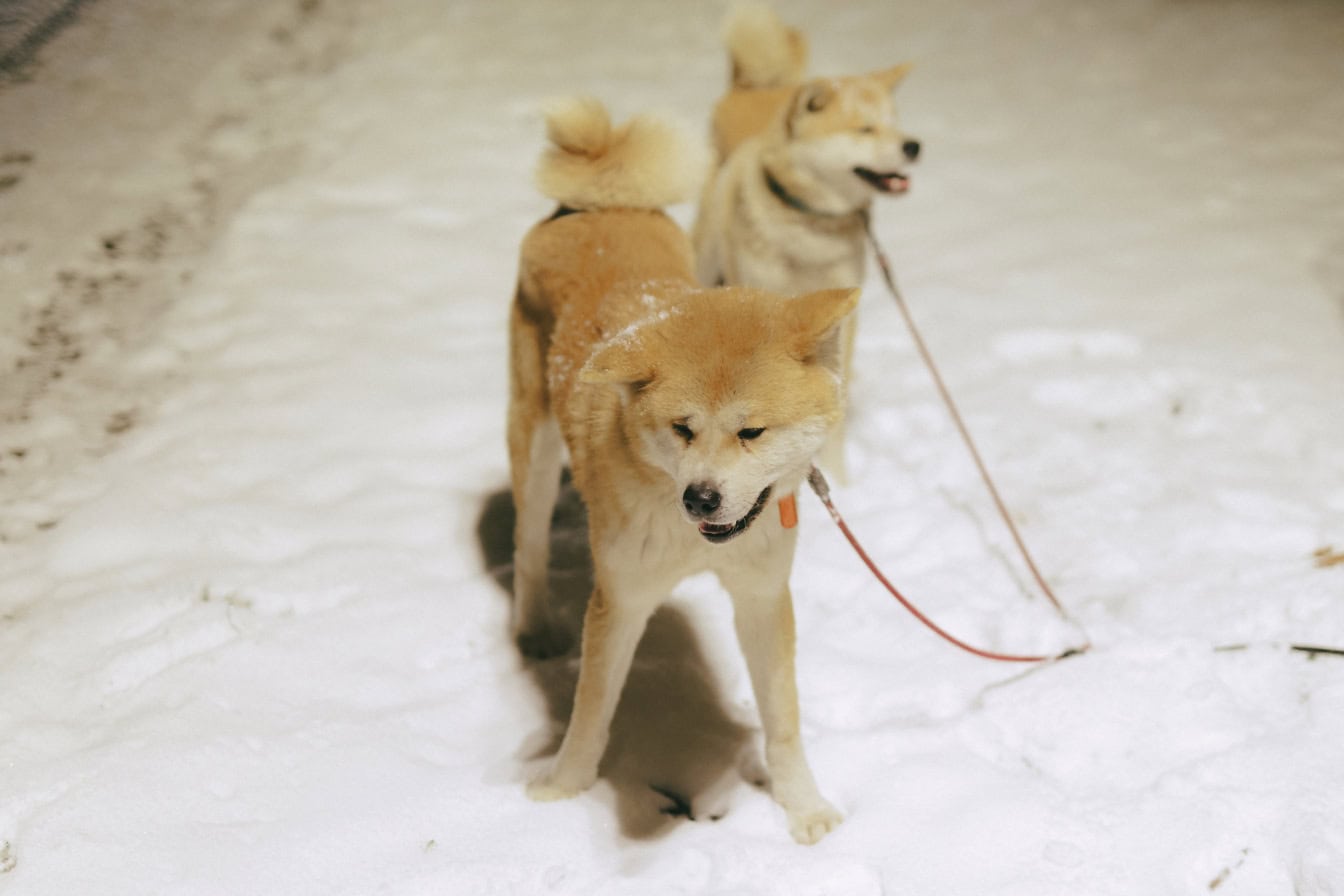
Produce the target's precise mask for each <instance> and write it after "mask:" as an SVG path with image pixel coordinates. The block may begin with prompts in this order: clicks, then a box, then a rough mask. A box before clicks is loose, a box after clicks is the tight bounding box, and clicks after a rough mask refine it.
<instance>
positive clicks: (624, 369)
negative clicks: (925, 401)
mask: <svg viewBox="0 0 1344 896" xmlns="http://www.w3.org/2000/svg"><path fill="white" fill-rule="evenodd" d="M858 296H859V291H858V290H857V289H834V290H823V291H821V292H816V293H810V294H808V295H803V296H799V297H797V298H791V299H786V298H781V297H779V296H775V295H772V294H769V293H765V292H762V291H760V290H754V289H747V288H742V287H728V288H723V289H713V290H684V291H681V292H679V293H675V294H673V295H671V296H668V297H661V296H653V295H647V294H646V295H645V296H643V297H642V300H643V301H644V303H645V307H646V308H648V309H649V311H650V312H651V313H649V314H647V315H646V316H645V317H644V318H643V319H642V320H641V321H640V322H639V323H637V324H636V325H635V326H633V327H631V328H630V329H629V330H628V331H627V332H625V333H622V334H620V335H617V336H615V337H613V338H611V339H609V340H607V341H606V342H605V343H604V344H603V345H601V346H600V347H599V348H598V350H597V351H596V352H595V353H594V355H593V356H592V357H591V358H590V359H589V361H588V362H587V364H586V365H585V367H584V369H583V372H582V374H581V379H582V380H583V381H585V382H589V383H605V384H610V385H612V386H615V387H616V388H617V389H618V390H619V391H620V394H621V402H622V426H623V434H624V436H625V438H626V440H627V441H628V443H629V444H630V445H631V448H632V450H633V451H634V453H635V454H636V455H637V456H638V457H639V459H640V460H642V461H643V462H644V463H645V464H647V465H649V466H650V467H653V468H656V469H658V470H661V471H662V472H663V473H665V474H667V475H668V476H669V477H671V479H672V482H673V485H674V489H675V494H676V497H677V500H678V502H679V504H680V512H681V514H682V516H683V517H684V518H685V519H686V520H687V522H689V523H691V524H692V525H695V526H696V527H697V529H698V530H699V532H700V535H701V536H703V537H704V538H705V539H706V540H708V541H710V542H713V543H722V542H726V541H729V540H730V539H732V538H734V537H736V536H737V535H739V534H741V533H742V532H744V531H746V529H747V528H748V527H750V526H751V524H752V523H753V522H754V521H755V520H756V518H757V516H758V515H759V514H760V513H761V511H762V510H763V509H764V508H765V507H766V505H767V504H768V503H769V500H770V497H771V495H772V494H775V493H776V492H777V491H778V490H779V487H781V484H782V487H783V488H787V489H792V488H793V487H794V486H795V485H796V483H797V481H798V480H799V479H800V478H801V477H802V476H803V475H804V474H805V473H806V471H807V469H808V466H809V464H810V463H811V461H812V457H813V455H814V454H816V452H817V451H818V449H820V447H821V445H822V443H823V442H824V441H825V438H826V433H827V431H828V430H829V429H830V427H831V426H832V425H833V424H834V423H835V422H836V420H837V419H838V418H839V416H840V412H841V402H842V400H843V399H842V393H841V389H840V346H839V341H840V329H841V325H842V323H843V321H844V319H845V317H846V315H848V314H849V313H850V312H851V311H852V310H853V309H854V306H855V304H856V303H857V302H858ZM780 496H781V497H782V493H781V494H780Z"/></svg>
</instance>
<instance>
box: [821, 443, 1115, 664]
mask: <svg viewBox="0 0 1344 896" xmlns="http://www.w3.org/2000/svg"><path fill="white" fill-rule="evenodd" d="M807 484H808V485H810V486H812V491H814V492H816V495H817V497H818V498H820V499H821V503H822V504H823V505H825V507H826V510H827V511H828V512H829V513H830V515H831V519H832V520H834V521H835V525H836V526H838V527H839V529H840V531H841V533H843V534H844V536H845V538H846V539H847V540H848V541H849V543H850V545H851V546H852V547H853V548H854V552H855V553H856V554H858V555H859V559H860V560H862V561H863V562H864V564H866V565H867V567H868V569H869V570H870V571H871V572H872V574H873V575H874V576H876V577H877V580H878V581H879V582H881V583H882V585H883V587H885V588H886V589H887V591H889V592H890V593H891V596H892V597H894V598H896V600H897V601H898V602H899V603H900V605H901V606H903V607H905V609H906V610H908V611H909V612H910V615H912V616H914V617H915V618H916V619H918V620H919V621H920V622H922V623H924V625H926V626H927V627H928V628H929V629H930V630H931V631H932V632H933V633H934V634H936V635H937V636H938V637H940V638H942V639H943V640H944V641H947V642H948V643H950V644H954V645H956V646H957V647H960V648H961V649H962V650H964V651H966V652H967V653H972V654H975V655H976V656H979V657H984V658H985V659H987V660H999V661H1000V662H1005V663H1042V662H1046V661H1048V660H1062V659H1064V658H1065V657H1070V656H1073V655H1074V654H1078V653H1085V652H1087V651H1088V650H1089V649H1090V648H1091V647H1092V642H1090V641H1085V642H1084V643H1083V645H1082V646H1081V647H1070V648H1069V649H1068V650H1066V651H1064V652H1063V653H1060V654H1055V655H1050V654H1041V655H1033V656H1025V655H1021V654H1015V653H998V652H996V651H993V650H984V649H982V648H979V647H975V646H973V645H971V644H967V643H966V642H965V641H963V640H961V639H960V638H958V637H956V636H955V635H953V634H951V633H949V632H948V631H947V630H946V629H943V628H941V627H939V626H938V624H937V623H935V622H934V621H933V620H932V619H930V618H929V617H927V616H925V615H924V614H923V613H921V612H920V611H919V608H918V607H916V606H915V605H914V604H912V603H911V602H910V601H909V600H907V599H906V597H905V595H903V594H901V592H900V591H898V590H897V589H896V586H895V585H893V584H891V582H890V580H888V579H887V577H886V576H885V575H883V574H882V570H881V569H879V568H878V566H877V564H876V563H874V562H873V560H872V558H871V557H869V556H868V552H867V551H865V550H864V549H863V545H861V544H859V540H858V539H857V538H856V537H855V536H854V533H853V532H852V531H850V528H849V526H848V525H847V524H846V523H845V518H844V517H842V516H841V515H840V511H839V510H837V509H836V507H835V504H834V503H832V501H831V487H830V484H829V483H827V482H826V477H825V476H823V475H821V471H820V470H818V469H817V468H816V467H815V466H814V467H813V468H812V469H811V470H810V471H809V472H808V474H807ZM1065 618H1066V619H1067V617H1065ZM1069 621H1070V622H1072V620H1069Z"/></svg>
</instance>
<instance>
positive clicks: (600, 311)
mask: <svg viewBox="0 0 1344 896" xmlns="http://www.w3.org/2000/svg"><path fill="white" fill-rule="evenodd" d="M548 131H549V135H550V138H551V141H552V143H553V144H554V145H553V147H552V148H551V149H550V150H549V152H548V154H547V155H546V156H545V157H544V158H543V160H542V164H541V167H540V169H539V172H538V174H539V177H538V179H539V182H540V185H541V187H542V190H543V192H545V193H546V194H547V195H549V196H551V197H552V198H555V199H557V200H558V201H559V202H560V203H561V208H560V209H559V210H558V211H557V213H556V215H554V216H552V217H551V218H549V219H547V220H546V221H543V222H542V223H540V224H538V225H537V226H536V227H534V228H533V229H532V230H531V231H530V232H529V233H528V235H527V237H526V238H525V240H524V241H523V247H522V255H521V260H520V263H519V277H518V290H517V297H516V301H515V304H514V307H513V312H512V317H511V321H510V355H511V363H512V369H511V379H510V388H511V393H510V403H509V455H510V460H511V462H512V469H513V496H514V502H515V504H516V507H517V513H518V517H517V529H516V539H515V544H516V554H515V572H514V589H515V594H514V601H515V603H514V620H513V625H514V632H515V636H516V637H517V639H518V641H519V644H520V645H521V646H522V648H523V649H524V651H525V652H528V653H530V654H534V655H538V654H541V655H544V654H547V653H554V652H556V651H558V650H561V649H563V648H564V646H565V645H564V643H563V638H562V637H557V634H556V632H555V631H554V630H553V629H554V626H553V620H551V619H550V618H549V617H548V612H547V603H546V597H547V596H546V568H547V563H548V553H547V552H548V542H547V533H548V527H549V521H550V517H551V509H552V506H553V504H554V502H555V497H556V491H557V488H558V483H559V478H560V468H561V464H562V462H563V458H562V454H563V449H564V448H568V453H569V458H570V463H571V466H572V468H573V475H574V483H575V486H576V487H577V488H578V491H579V493H580V495H582V497H583V500H584V503H585V504H586V506H587V510H588V520H589V541H590V544H591V548H592V555H593V567H594V576H595V587H594V590H593V593H592V596H591V598H590V600H589V604H588V608H587V612H586V616H585V618H584V623H583V639H582V651H581V658H580V672H579V681H578V687H577V690H576V693H575V697H574V710H573V714H572V716H571V718H570V722H569V728H568V730H567V731H566V733H565V737H564V740H563V743H562V744H561V747H560V751H559V753H558V754H557V755H556V757H555V760H554V764H553V765H552V766H551V767H550V769H549V770H548V771H547V772H546V773H545V774H544V775H542V776H541V777H540V778H538V779H537V780H535V781H534V782H533V783H532V784H531V785H530V786H529V788H528V793H529V794H530V795H531V796H533V797H534V798H536V799H542V800H550V799H558V798H562V797H569V796H573V795H575V794H577V793H578V792H580V791H582V790H583V789H585V788H586V787H588V786H589V785H590V784H592V783H593V781H594V780H595V778H596V776H597V772H598V764H599V761H600V760H601V758H602V754H603V752H604V750H605V747H606V742H607V733H608V727H609V725H610V722H611V718H612V715H613V712H614V711H615V708H616V703H617V699H618V698H619V696H620V692H621V688H622V685H623V683H624V681H625V677H626V674H627V672H628V670H629V667H630V663H631V659H632V657H633V655H634V652H635V647H636V645H637V644H638V642H639V639H640V635H641V633H642V632H643V630H644V626H645V622H646V621H647V620H648V618H649V616H650V615H651V614H652V612H653V611H654V609H655V608H657V606H658V605H659V604H660V603H661V602H662V601H663V600H664V599H665V597H666V596H667V594H668V593H669V592H670V591H671V589H672V588H673V587H674V586H675V585H676V584H677V582H679V581H680V580H681V579H682V578H684V577H685V576H687V575H690V574H693V573H697V572H701V571H704V570H711V571H713V572H714V573H716V574H717V575H718V577H719V579H720V580H721V581H722V583H723V585H724V586H725V588H726V589H727V590H728V592H729V594H730V595H731V597H732V600H733V605H734V612H735V620H736V628H737V633H738V636H739V639H740V641H741V644H742V648H743V652H744V653H745V654H746V659H747V666H748V669H749V671H750V674H751V681H752V685H753V688H754V690H755V693H756V699H757V703H758V704H759V706H760V712H761V718H762V722H763V725H764V729H765V754H766V762H767V766H768V768H769V772H770V776H771V779H772V790H773V794H774V797H775V799H776V801H778V802H779V804H780V805H781V806H782V807H783V808H784V810H785V812H786V814H787V816H788V820H789V829H790V831H791V832H792V834H793V836H794V837H795V838H796V839H798V840H799V841H801V842H806V843H810V842H813V841H815V840H817V839H818V838H820V837H821V836H823V835H824V834H825V833H826V832H827V831H829V830H830V829H831V828H832V827H834V826H835V825H836V824H837V823H838V822H839V820H840V816H839V814H838V813H837V812H836V811H835V809H833V808H832V807H831V805H830V804H829V803H828V802H826V800H825V799H824V798H823V797H822V796H821V794H820V793H819V792H818V791H817V787H816V784H815V783H814V781H813V778H812V773H811V771H810V770H809V768H808V765H807V761H806V758H805V756H804V753H803V747H802V742H801V740H800V737H799V730H798V728H799V722H798V695H797V687H796V684H795V681H794V662H793V654H794V624H793V609H792V602H791V597H790V594H789V585H788V579H789V572H790V568H791V566H792V562H793V551H794V543H795V530H794V529H792V528H791V527H789V526H786V525H785V523H786V522H789V520H788V519H787V518H786V517H785V515H784V514H782V513H779V512H776V508H775V502H776V501H777V500H779V499H786V498H787V499H788V500H789V501H790V504H789V506H790V507H791V506H792V504H791V496H792V495H793V492H794V490H795V489H796V488H797V486H798V484H799V483H800V481H801V479H802V477H803V476H804V474H805V473H806V471H807V469H808V467H809V464H810V462H811V459H812V456H813V455H814V454H815V453H816V451H817V450H818V449H819V448H820V447H821V445H822V442H823V440H824V439H825V435H826V432H827V430H828V429H829V427H830V426H831V425H832V424H833V423H834V421H835V420H836V419H837V417H838V416H839V413H840V392H839V388H838V370H839V360H838V354H839V350H838V344H837V342H838V329H839V324H840V322H841V321H842V320H843V319H844V318H845V316H846V315H847V314H849V312H850V311H851V310H852V309H853V307H854V305H855V303H856V302H857V299H858V291H857V290H853V289H845V290H828V291H822V292H817V293H813V294H811V295H806V296H801V297H799V298H796V299H784V298H781V297H779V296H776V295H771V294H767V293H765V292H762V291H760V290H756V289H747V288H732V289H700V288H698V287H697V286H696V284H695V281H694V275H693V264H692V255H691V248H690V244H689V242H688V241H687V239H686V237H685V235H684V234H683V233H682V231H681V230H680V229H679V228H678V227H677V225H676V224H675V223H674V222H673V221H672V220H671V219H669V218H668V217H667V216H665V215H664V214H663V213H662V212H661V211H659V209H658V206H660V205H662V204H663V203H667V202H670V201H674V200H678V199H681V198H685V196H687V195H689V194H690V192H691V191H692V189H693V187H692V185H691V179H692V177H693V175H694V174H698V171H695V170H694V165H693V164H691V163H688V162H687V161H686V160H688V159H692V158H694V157H695V156H696V152H695V149H694V147H693V146H690V145H688V144H687V142H686V141H684V140H681V139H678V138H677V137H676V135H674V134H673V133H671V132H669V131H668V130H667V129H666V128H665V127H663V126H660V125H658V124H657V123H656V122H653V121H651V120H649V119H644V118H637V119H635V120H633V121H631V122H630V123H629V124H627V125H626V126H625V127H623V128H619V129H613V128H612V126H611V124H610V121H609V120H608V118H607V114H606V111H605V110H604V109H603V108H602V106H601V105H600V104H597V103H595V102H593V101H575V102H572V103H570V104H568V105H566V106H564V107H561V108H558V109H557V110H555V111H554V112H552V114H551V115H550V117H549V120H548ZM562 443H563V444H562Z"/></svg>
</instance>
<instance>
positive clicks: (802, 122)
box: [693, 14, 919, 480]
mask: <svg viewBox="0 0 1344 896" xmlns="http://www.w3.org/2000/svg"><path fill="white" fill-rule="evenodd" d="M758 18H759V14H755V15H754V16H752V17H746V18H742V17H740V16H738V17H735V18H733V19H730V26H733V27H735V28H736V29H737V30H738V31H740V30H743V29H746V28H749V27H751V28H756V29H757V39H756V40H755V41H754V42H753V41H745V40H739V42H738V43H737V44H736V45H735V46H734V47H733V49H732V51H731V56H732V59H733V69H734V72H737V71H738V70H739V69H751V70H754V69H756V68H761V67H764V68H770V66H768V65H764V64H763V65H762V66H751V65H748V64H744V62H743V60H742V59H741V57H742V55H743V53H744V52H746V49H745V48H759V47H761V46H772V47H773V48H772V49H771V50H770V52H769V53H763V54H762V55H763V56H765V57H768V58H776V57H778V56H779V55H780V54H781V53H782V52H783V49H784V48H783V47H782V46H781V45H780V40H781V38H780V37H779V35H780V33H781V31H782V29H783V28H784V26H783V25H781V24H778V22H777V21H776V22H775V24H773V25H772V24H769V23H766V24H761V23H760V22H758ZM770 18H773V16H772V15H771V16H770ZM730 30H731V29H730ZM909 70H910V66H909V65H898V66H894V67H892V68H889V69H883V70H882V71H878V72H873V73H870V74H866V75H855V76H849V77H841V78H814V79H811V80H807V81H801V82H800V83H797V84H796V86H792V87H789V86H766V87H755V86H743V85H740V84H739V83H738V81H737V79H736V77H735V78H734V83H733V85H732V87H731V89H730V90H729V93H728V96H727V97H725V98H724V100H723V101H721V102H720V104H719V107H718V108H717V109H716V111H715V115H714V137H715V143H716V145H717V146H718V147H719V148H720V150H721V158H720V161H721V165H720V167H719V168H718V170H717V171H716V172H715V174H714V175H713V176H712V178H711V179H710V180H709V182H708V183H707V184H706V186H705V189H704V192H703V193H702V195H701V201H700V209H699V213H698V215H697V217H696V222H695V229H694V233H693V239H694V243H695V251H696V273H697V276H698V277H699V279H700V282H701V283H705V284H727V285H747V286H756V287H760V288H762V289H766V290H770V291H772V292H779V293H782V294H791V293H797V292H802V291H806V290H815V289H823V288H838V287H844V286H857V285H859V284H860V283H862V282H863V278H864V265H865V259H866V245H865V235H864V226H865V219H866V215H867V213H868V209H869V206H870V205H871V203H872V200H873V197H875V196H877V195H880V194H883V193H898V192H902V191H904V189H905V188H906V185H907V183H908V180H907V177H906V168H907V166H908V165H909V163H910V162H912V161H913V160H914V158H915V156H916V155H917V154H918V149H919V145H918V143H917V142H916V141H913V140H911V139H910V138H908V137H907V136H906V135H905V134H903V133H902V132H901V131H900V129H899V127H898V126H897V123H896V113H895V108H894V105H893V103H892V99H891V93H892V91H893V90H894V89H895V87H896V86H897V85H898V84H899V83H900V82H901V81H902V80H903V79H904V78H905V76H906V74H907V73H908V72H909ZM762 121H764V122H765V123H764V124H761V122H762ZM724 150H729V151H728V152H726V153H724V152H723V151H724ZM853 327H854V322H853V321H852V320H851V321H850V322H849V324H848V325H847V332H846V334H845V338H844V362H843V368H844V372H845V376H846V378H848V376H849V372H850V369H851V366H852V357H853V350H852V348H853V338H854V330H853ZM843 438H844V435H843V426H837V427H836V428H835V430H834V431H833V434H832V438H831V440H830V442H829V443H828V445H827V447H826V449H825V450H824V452H823V454H822V457H821V462H822V465H823V466H825V467H826V468H827V469H828V470H830V471H831V472H832V473H834V474H835V475H836V476H837V477H838V478H840V479H841V480H844V479H845V478H846V470H845V464H844V443H843Z"/></svg>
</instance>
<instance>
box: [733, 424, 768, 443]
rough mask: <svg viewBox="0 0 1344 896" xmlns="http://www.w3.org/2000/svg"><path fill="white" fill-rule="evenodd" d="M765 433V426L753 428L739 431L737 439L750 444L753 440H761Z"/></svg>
mask: <svg viewBox="0 0 1344 896" xmlns="http://www.w3.org/2000/svg"><path fill="white" fill-rule="evenodd" d="M763 432H765V427H764V426H753V427H750V428H749V429H739V430H738V431H737V437H738V438H739V439H741V440H742V441H744V442H750V441H751V440H752V439H759V438H760V437H761V433H763Z"/></svg>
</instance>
